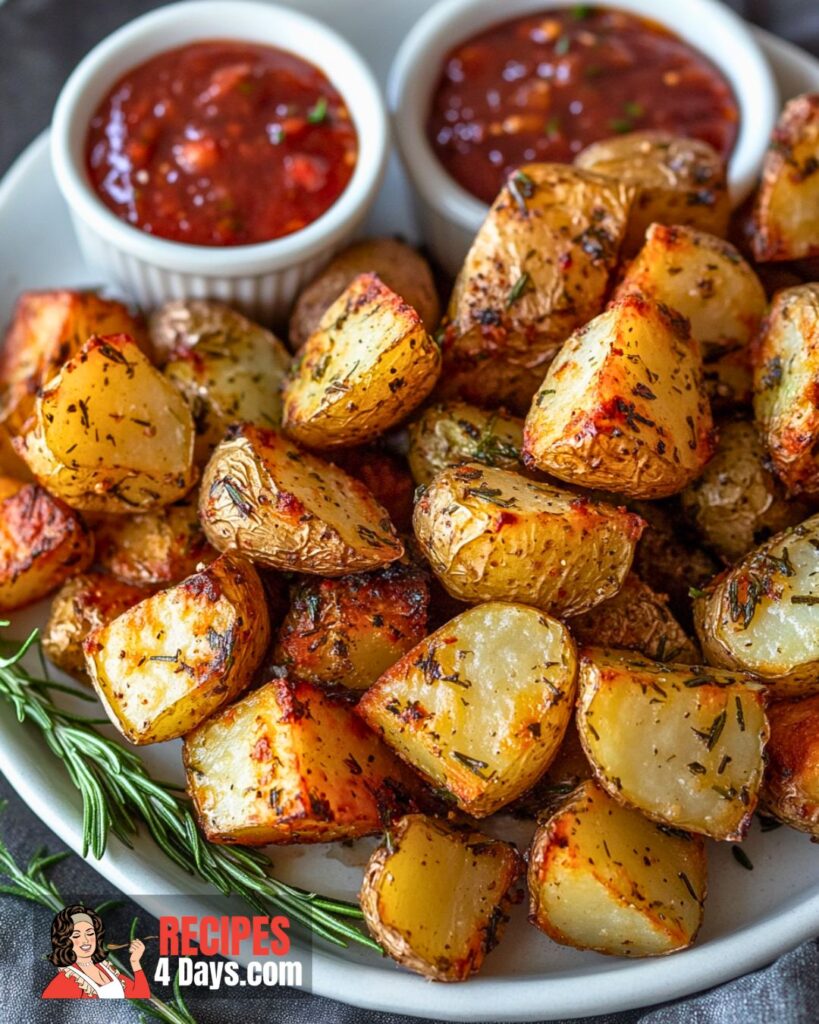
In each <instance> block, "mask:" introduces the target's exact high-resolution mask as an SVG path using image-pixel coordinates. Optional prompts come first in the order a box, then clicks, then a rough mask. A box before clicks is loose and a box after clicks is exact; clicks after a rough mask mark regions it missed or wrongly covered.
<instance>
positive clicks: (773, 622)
mask: <svg viewBox="0 0 819 1024" xmlns="http://www.w3.org/2000/svg"><path fill="white" fill-rule="evenodd" d="M817 605H819V515H814V516H811V517H810V519H806V520H805V522H804V523H800V525H799V526H795V527H792V528H791V529H788V530H784V531H783V532H782V533H778V534H776V536H774V537H772V538H771V539H770V540H769V541H766V543H765V544H762V545H760V547H758V548H754V550H753V551H751V552H749V553H748V554H747V555H746V556H745V558H743V559H742V561H741V562H738V563H737V564H736V565H735V566H734V567H733V568H732V569H729V570H728V571H727V572H725V573H723V574H722V575H720V576H717V577H716V579H714V580H713V581H712V582H711V583H710V584H707V585H706V587H705V590H704V592H703V593H702V595H701V596H700V597H697V598H696V599H695V601H694V623H695V626H696V629H697V635H698V637H699V640H700V645H701V646H702V650H703V653H704V654H705V657H706V658H707V659H708V661H709V662H711V664H712V665H720V666H722V667H724V668H729V669H734V670H735V671H741V672H752V673H753V674H754V675H755V676H758V677H759V678H760V679H764V680H765V682H766V683H767V686H768V689H769V690H770V692H771V695H772V696H773V698H774V699H778V698H780V697H799V696H804V695H805V694H808V693H815V692H819V630H817V629H816V606H817Z"/></svg>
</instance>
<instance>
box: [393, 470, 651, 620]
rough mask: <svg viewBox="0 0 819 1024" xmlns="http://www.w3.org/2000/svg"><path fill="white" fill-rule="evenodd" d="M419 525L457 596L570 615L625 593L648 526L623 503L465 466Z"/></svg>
mask: <svg viewBox="0 0 819 1024" xmlns="http://www.w3.org/2000/svg"><path fill="white" fill-rule="evenodd" d="M413 525H414V528H415V535H416V537H417V539H418V543H419V545H420V547H421V550H422V551H423V553H424V555H425V556H426V558H427V559H428V560H429V563H430V565H431V566H432V569H433V571H434V572H435V574H436V576H437V577H438V578H439V579H440V581H441V583H442V584H443V585H444V587H445V588H446V589H447V591H449V593H450V594H452V596H453V597H457V598H459V599H460V600H462V601H471V602H478V601H491V600H495V599H498V600H505V601H522V602H524V603H527V604H532V605H535V606H536V607H538V608H542V609H543V610H544V611H548V612H551V613H552V614H553V615H559V616H568V615H580V614H581V612H585V611H588V609H589V608H593V607H594V605H596V604H599V603H600V602H601V601H605V599H606V598H607V597H612V596H613V595H614V594H616V593H617V591H618V590H619V589H620V587H621V586H622V583H623V580H624V579H625V578H626V574H627V573H628V571H629V569H630V568H631V560H632V557H633V555H634V546H635V544H636V543H637V541H638V540H639V537H640V532H641V530H642V526H643V523H642V520H641V519H640V518H639V516H635V515H632V514H631V513H629V512H626V511H625V510H624V509H618V508H614V507H613V506H611V505H606V504H603V503H602V502H601V503H595V502H592V501H589V500H587V499H586V498H581V497H578V496H577V495H576V494H573V493H571V492H569V491H564V490H562V489H560V488H557V487H552V486H550V485H547V484H541V483H536V482H535V481H534V480H527V479H525V478H524V477H522V476H520V474H518V473H510V472H509V471H508V470H505V469H492V468H489V467H486V466H479V465H476V464H475V463H467V464H466V465H464V466H457V467H455V468H453V469H446V470H444V472H443V473H439V474H438V476H436V477H435V479H434V480H433V481H432V483H431V484H430V485H429V487H428V488H427V489H426V492H425V493H424V494H423V495H422V496H421V497H420V498H419V500H418V502H417V503H416V505H415V514H414V516H413Z"/></svg>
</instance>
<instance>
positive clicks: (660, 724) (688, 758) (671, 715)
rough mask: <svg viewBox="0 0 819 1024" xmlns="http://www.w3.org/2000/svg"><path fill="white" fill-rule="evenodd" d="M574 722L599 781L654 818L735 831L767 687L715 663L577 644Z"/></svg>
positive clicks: (762, 733) (755, 756)
mask: <svg viewBox="0 0 819 1024" xmlns="http://www.w3.org/2000/svg"><path fill="white" fill-rule="evenodd" d="M579 681H580V694H579V698H578V706H577V729H578V732H579V733H580V739H581V741H582V743H583V747H584V748H585V751H586V754H587V755H588V757H589V760H590V761H591V763H592V767H593V768H594V774H595V777H596V778H597V780H598V782H599V783H600V785H601V786H602V787H603V788H604V789H605V790H606V791H607V792H608V793H609V794H610V795H611V796H613V797H614V799H615V800H617V801H618V802H620V803H623V804H625V805H626V806H628V807H636V808H637V809H638V810H640V811H642V812H643V814H645V815H647V816H648V817H649V818H653V819H654V820H655V821H661V822H664V823H665V824H666V825H671V826H673V827H674V828H683V829H686V830H687V831H689V832H701V833H702V834H703V835H707V836H710V837H711V838H712V839H732V840H739V839H742V838H743V836H744V835H745V833H746V832H747V831H748V827H749V825H750V823H751V817H752V815H753V812H754V807H756V803H757V798H758V793H759V787H760V785H761V783H762V768H763V764H764V761H763V751H764V749H765V744H766V742H767V740H768V722H767V719H766V718H765V688H764V687H763V686H761V685H760V684H759V683H757V682H753V681H752V679H751V677H748V676H745V677H743V676H740V675H733V674H731V673H728V672H725V671H721V670H720V669H712V668H702V667H691V666H690V665H667V664H658V663H656V662H652V661H648V660H645V659H642V658H640V657H639V656H637V655H634V654H631V653H629V652H628V651H614V650H607V649H605V648H602V647H601V648H596V647H586V648H583V649H582V650H581V652H580V673H579Z"/></svg>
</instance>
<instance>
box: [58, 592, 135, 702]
mask: <svg viewBox="0 0 819 1024" xmlns="http://www.w3.org/2000/svg"><path fill="white" fill-rule="evenodd" d="M147 596H148V595H147V593H146V591H145V589H144V588H143V587H136V586H133V585H132V584H130V583H123V582H122V581H121V580H118V579H116V578H115V577H113V576H108V575H106V574H105V573H102V572H86V573H82V574H80V575H79V576H74V577H73V578H72V579H70V580H67V581H66V582H65V583H64V584H63V585H62V587H61V588H60V589H59V591H58V592H57V593H56V594H55V595H54V600H53V601H52V602H51V613H50V615H49V617H48V622H47V623H46V626H45V628H44V630H43V636H42V644H43V651H44V652H45V655H46V657H47V658H48V659H49V661H50V662H51V663H52V664H53V665H56V666H57V668H59V669H61V670H62V671H63V672H66V673H68V675H70V676H73V677H74V678H75V679H79V680H81V681H82V682H86V683H90V682H91V680H90V677H89V675H88V672H87V670H86V667H85V655H84V654H83V648H82V645H83V641H84V640H85V638H86V637H87V636H88V634H89V633H90V632H91V631H92V630H94V629H96V628H97V627H98V626H105V625H107V624H108V623H109V622H112V621H113V620H114V619H115V618H117V616H119V615H121V614H122V613H123V612H125V611H127V610H128V609H129V608H132V607H133V606H134V605H135V604H138V603H139V602H140V601H142V600H144V598H145V597H147Z"/></svg>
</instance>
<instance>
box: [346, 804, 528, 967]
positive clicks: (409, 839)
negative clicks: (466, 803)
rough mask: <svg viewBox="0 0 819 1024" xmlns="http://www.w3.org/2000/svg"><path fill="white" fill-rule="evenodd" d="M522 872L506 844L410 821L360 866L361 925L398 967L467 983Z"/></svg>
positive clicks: (420, 819)
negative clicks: (362, 872)
mask: <svg viewBox="0 0 819 1024" xmlns="http://www.w3.org/2000/svg"><path fill="white" fill-rule="evenodd" d="M522 867H523V862H522V860H521V858H520V855H519V854H518V852H517V850H516V849H515V847H514V846H513V845H512V844H511V843H504V842H501V841H500V840H498V839H491V838H490V837H489V836H486V835H484V834H483V833H481V832H478V831H477V830H475V829H472V828H469V827H468V826H464V827H460V828H458V827H453V826H452V825H447V824H445V823H444V822H442V821H437V820H436V819H434V818H429V817H425V816H424V815H421V814H409V815H407V816H406V817H404V818H401V820H400V821H398V822H397V823H396V825H395V827H394V828H393V829H392V830H391V832H390V840H389V843H384V844H383V845H382V846H379V847H378V849H377V850H376V851H375V852H374V853H373V855H372V857H370V860H369V863H368V864H367V868H366V870H365V872H364V882H363V884H362V886H361V894H360V902H361V909H362V910H363V911H364V920H365V921H366V922H367V926H368V927H369V929H370V931H371V932H372V934H373V936H374V937H375V938H376V939H377V940H378V942H379V943H380V944H381V946H382V948H383V949H384V950H385V952H386V953H387V954H388V955H389V956H391V957H392V958H393V960H396V961H397V962H398V963H399V964H401V966H402V967H406V968H408V969H409V970H411V971H415V972H416V973H417V974H422V975H423V976H424V977H425V978H430V979H431V980H433V981H466V979H467V978H468V977H469V976H470V975H471V974H476V973H477V972H478V971H479V970H480V968H481V965H482V964H483V961H484V958H485V956H486V954H487V953H489V952H490V951H491V950H492V949H493V948H494V947H495V945H496V944H497V942H498V941H499V940H500V937H501V933H502V930H503V926H504V925H505V923H506V921H507V920H508V910H509V906H510V904H511V902H512V900H511V896H512V892H513V890H514V887H515V883H516V882H517V880H518V878H519V876H520V875H521V873H522Z"/></svg>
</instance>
